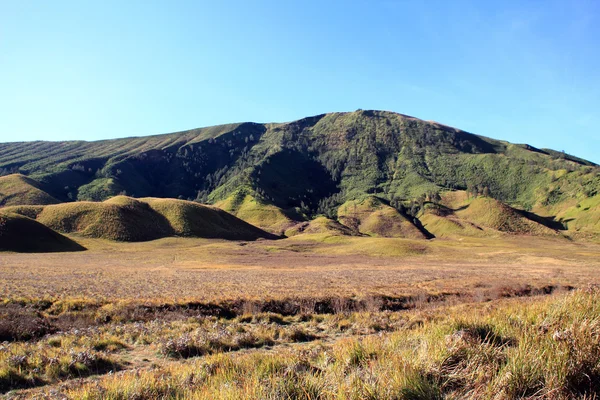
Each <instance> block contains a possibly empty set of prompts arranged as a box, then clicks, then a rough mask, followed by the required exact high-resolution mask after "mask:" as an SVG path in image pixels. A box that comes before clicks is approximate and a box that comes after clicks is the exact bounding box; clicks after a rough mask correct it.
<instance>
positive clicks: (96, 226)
mask: <svg viewBox="0 0 600 400" xmlns="http://www.w3.org/2000/svg"><path fill="white" fill-rule="evenodd" d="M37 220H38V221H39V222H41V223H43V224H44V225H46V226H48V227H50V228H52V229H54V230H56V231H59V232H63V233H71V232H73V233H79V234H81V235H84V236H89V237H94V238H102V239H110V240H119V241H126V242H140V241H146V240H153V239H158V238H161V237H165V236H171V235H172V234H173V231H172V229H171V225H170V224H169V221H167V219H166V218H165V217H163V216H161V215H160V214H157V213H156V212H154V210H152V209H151V208H150V206H149V205H148V204H146V203H143V202H141V201H137V200H134V199H130V198H126V197H123V196H119V197H118V198H116V199H114V200H108V201H107V202H104V203H94V202H88V201H82V202H76V203H64V204H56V205H50V206H46V207H44V210H43V211H42V212H41V213H40V214H39V215H38V217H37Z"/></svg>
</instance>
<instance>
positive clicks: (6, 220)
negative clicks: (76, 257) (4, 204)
mask: <svg viewBox="0 0 600 400" xmlns="http://www.w3.org/2000/svg"><path fill="white" fill-rule="evenodd" d="M80 250H85V248H83V247H82V246H80V245H79V244H77V243H75V242H74V241H72V240H71V239H69V238H67V237H65V236H63V235H61V234H59V233H57V232H55V231H53V230H52V229H50V228H48V227H46V226H44V225H43V224H41V223H39V222H37V221H35V220H33V219H30V218H28V217H24V216H22V215H18V214H14V213H7V212H4V211H2V212H0V251H14V252H23V253H38V252H42V253H47V252H65V251H80Z"/></svg>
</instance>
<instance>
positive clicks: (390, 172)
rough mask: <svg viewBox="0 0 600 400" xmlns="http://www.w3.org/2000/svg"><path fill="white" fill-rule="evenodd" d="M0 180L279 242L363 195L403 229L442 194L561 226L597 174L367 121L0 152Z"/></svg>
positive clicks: (419, 128)
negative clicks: (178, 204) (178, 207)
mask: <svg viewBox="0 0 600 400" xmlns="http://www.w3.org/2000/svg"><path fill="white" fill-rule="evenodd" d="M2 171H4V173H9V172H15V173H17V172H18V173H21V174H23V175H27V176H28V177H29V178H30V179H34V180H35V181H36V182H37V183H38V185H41V186H43V187H44V189H45V191H46V192H47V193H48V194H49V195H51V196H52V197H53V198H55V199H57V200H59V201H63V202H68V201H74V200H94V201H101V200H105V199H107V198H110V197H112V196H115V195H118V194H126V195H128V196H133V197H138V198H139V197H156V198H166V197H170V198H180V199H186V200H197V201H200V202H203V203H210V204H216V205H219V206H221V207H223V208H224V209H225V210H227V211H230V212H232V213H233V214H235V215H237V216H238V217H240V218H242V219H245V220H246V221H249V222H251V223H253V224H256V225H257V226H260V227H263V228H265V229H269V230H270V231H271V232H277V233H280V232H282V231H285V230H286V229H289V228H290V227H292V226H294V225H295V224H296V222H298V221H303V220H310V219H312V218H314V217H315V216H317V215H319V214H322V215H326V216H327V217H329V218H337V217H338V214H339V208H340V206H342V205H343V204H346V203H347V202H359V203H360V202H364V201H366V199H368V198H371V196H376V197H377V198H378V199H381V201H382V202H383V204H385V205H386V207H390V208H392V209H393V210H388V212H389V213H393V212H396V213H397V214H398V215H399V217H397V219H398V220H400V219H402V218H404V219H405V220H407V221H408V223H411V218H412V217H411V216H416V214H417V211H418V210H419V209H420V208H422V205H423V202H424V200H425V199H427V198H436V197H437V196H439V195H440V194H442V193H444V192H447V191H456V190H462V191H467V192H469V193H471V194H476V193H479V194H482V195H485V196H487V197H490V198H494V199H496V200H499V201H502V202H504V203H506V204H509V205H510V206H512V207H515V208H517V209H521V210H527V211H531V212H535V213H537V214H541V215H544V216H549V217H555V216H556V217H557V219H560V218H561V217H560V215H561V213H562V214H565V213H566V211H565V210H566V208H569V207H573V206H575V205H576V204H577V203H582V202H585V201H586V199H588V198H592V197H594V196H596V195H598V194H600V169H599V168H598V167H597V166H596V165H595V164H593V163H590V162H587V161H585V160H581V159H579V158H576V157H572V156H570V155H567V154H563V153H560V152H556V151H552V150H546V149H536V148H533V147H531V146H528V145H520V144H511V143H508V142H504V141H499V140H494V139H490V138H485V137H481V136H477V135H473V134H470V133H468V132H464V131H461V130H459V129H455V128H451V127H448V126H445V125H441V124H438V123H435V122H427V121H422V120H419V119H417V118H413V117H408V116H405V115H401V114H397V113H392V112H385V111H363V110H359V111H356V112H350V113H331V114H323V115H319V116H315V117H309V118H305V119H301V120H298V121H294V122H290V123H281V124H257V123H241V124H230V125H222V126H216V127H210V128H202V129H195V130H190V131H185V132H179V133H172V134H165V135H156V136H149V137H142V138H126V139H116V140H106V141H99V142H33V143H5V144H0V172H2ZM0 192H2V185H0ZM573 201H574V202H575V203H573ZM13 204H14V203H13ZM349 204H350V203H349ZM590 210H591V211H593V210H592V209H591V208H590ZM582 213H583V214H582ZM585 213H586V211H584V210H580V211H578V212H577V214H578V215H577V220H578V221H581V223H583V224H585V223H586V222H585V221H588V220H590V221H591V220H593V218H591V217H590V218H588V217H586V214H585ZM382 214H385V213H384V212H382V211H381V210H379V211H378V213H376V216H375V219H376V220H377V218H379V220H378V221H375V222H373V224H372V225H373V226H375V227H377V226H380V227H381V226H383V227H384V231H381V230H379V231H377V230H375V231H373V232H371V233H370V234H374V235H378V236H390V235H391V236H394V235H397V230H396V233H390V232H391V231H388V230H387V228H385V227H386V226H396V227H397V225H394V224H392V225H389V224H388V223H387V222H386V223H384V224H382V223H381V221H380V219H381V218H380V217H381V215H382ZM571 214H572V213H571ZM580 214H582V215H580ZM565 215H566V217H565V218H567V217H568V215H567V214H565ZM569 215H570V214H569ZM412 222H415V221H412ZM416 222H417V224H418V221H416ZM361 224H363V225H364V224H365V223H364V222H361ZM567 225H568V224H567ZM572 225H574V224H572ZM366 226H367V228H368V227H369V223H367V224H366ZM578 228H579V229H583V228H582V227H579V226H578ZM363 229H364V228H363ZM369 229H370V228H369ZM391 229H392V231H393V230H394V229H395V228H391ZM594 229H596V228H594ZM417 230H420V231H421V233H423V234H425V235H427V233H426V232H424V231H423V230H422V229H421V227H417ZM400 236H402V235H400ZM409 236H410V235H409Z"/></svg>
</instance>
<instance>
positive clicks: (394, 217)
mask: <svg viewBox="0 0 600 400" xmlns="http://www.w3.org/2000/svg"><path fill="white" fill-rule="evenodd" d="M338 219H339V221H340V222H341V223H342V224H344V225H345V226H348V227H350V228H352V229H354V230H355V231H356V232H359V233H362V234H365V235H370V236H379V237H402V238H410V239H425V238H428V237H430V235H429V233H428V232H426V231H425V230H423V229H422V228H420V227H418V226H417V225H416V224H415V222H414V219H413V218H410V217H407V216H406V215H403V214H402V213H401V212H400V211H398V210H397V209H396V208H394V207H391V206H390V205H388V204H385V203H384V202H383V201H382V200H381V199H379V198H377V197H374V196H369V197H367V198H364V199H363V200H361V201H348V202H346V203H344V204H342V205H341V206H340V207H339V208H338Z"/></svg>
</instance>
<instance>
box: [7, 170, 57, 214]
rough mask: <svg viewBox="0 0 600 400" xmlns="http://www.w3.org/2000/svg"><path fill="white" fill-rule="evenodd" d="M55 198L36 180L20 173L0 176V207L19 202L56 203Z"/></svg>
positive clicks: (19, 203) (18, 203)
mask: <svg viewBox="0 0 600 400" xmlns="http://www.w3.org/2000/svg"><path fill="white" fill-rule="evenodd" d="M56 203H60V201H58V200H57V199H55V198H54V197H52V196H50V195H49V194H48V193H46V192H44V191H43V190H42V189H41V188H40V187H39V184H38V182H36V181H34V180H33V179H31V178H28V177H26V176H24V175H21V174H11V175H7V176H0V207H1V206H13V205H21V204H56Z"/></svg>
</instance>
